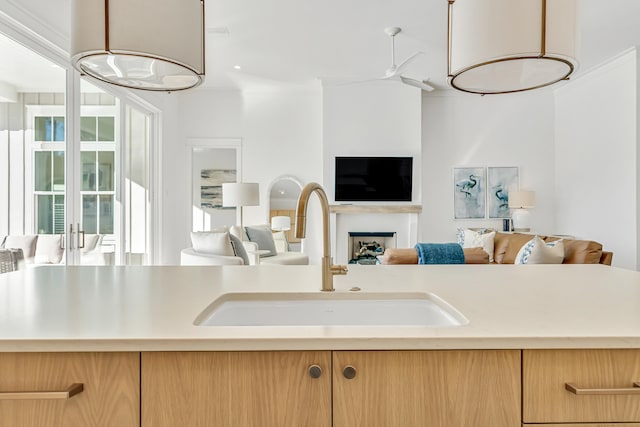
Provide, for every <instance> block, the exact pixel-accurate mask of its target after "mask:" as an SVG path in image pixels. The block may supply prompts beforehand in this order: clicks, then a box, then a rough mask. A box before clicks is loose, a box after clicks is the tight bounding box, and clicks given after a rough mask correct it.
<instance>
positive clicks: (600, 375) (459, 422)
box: [0, 265, 640, 427]
mask: <svg viewBox="0 0 640 427" xmlns="http://www.w3.org/2000/svg"><path fill="white" fill-rule="evenodd" d="M334 284H335V288H336V292H335V293H333V294H334V295H340V294H341V293H352V292H354V291H351V289H352V288H360V289H361V290H360V291H355V292H356V293H360V294H366V293H371V292H376V293H387V292H390V293H399V292H413V293H415V292H428V293H432V294H434V295H436V296H437V297H439V298H441V299H443V300H444V301H446V302H447V303H448V304H450V305H451V306H453V307H454V308H455V309H457V310H458V311H459V312H460V313H462V315H463V316H465V317H466V319H468V321H469V322H468V323H466V324H463V325H461V326H447V327H430V326H393V327H392V326H315V325H312V326H197V325H195V324H194V321H195V320H196V318H197V316H198V315H199V314H200V313H201V312H202V311H203V310H205V309H206V308H207V307H208V306H209V305H210V304H211V303H212V302H213V301H214V300H216V299H217V298H219V297H220V296H222V295H225V294H229V293H245V292H247V293H274V292H276V293H319V289H320V285H321V283H320V268H319V267H317V266H286V267H282V266H249V267H237V266H221V267H172V266H163V267H160V266H158V267H100V268H93V267H37V268H32V269H27V270H24V271H19V272H15V273H8V274H3V275H0V298H1V301H2V303H1V304H2V306H1V308H0V369H2V372H3V376H2V379H0V424H1V425H19V426H41V425H51V426H58V425H60V426H62V425H64V426H75V425H78V426H80V425H82V426H86V425H91V426H93V425H95V426H140V425H142V426H145V427H146V426H153V427H157V426H200V425H202V426H218V425H220V426H242V427H245V426H327V427H328V426H332V425H333V426H345V427H351V426H367V427H368V426H385V427H386V426H403V427H405V426H423V425H429V426H442V427H445V426H446V427H462V426H465V427H472V426H473V427H485V426H486V427H502V426H505V427H506V426H513V427H516V426H521V425H527V424H531V425H536V424H541V423H545V424H546V425H547V426H554V425H558V424H563V425H570V426H574V427H577V426H585V425H587V424H586V423H596V422H597V423H599V424H595V425H597V426H598V427H601V426H607V427H608V426H613V425H615V426H624V427H631V426H640V424H636V423H640V395H639V394H638V390H640V384H639V386H635V385H634V383H635V382H640V273H637V272H634V271H629V270H623V269H617V268H611V267H607V266H603V265H537V266H513V265H477V266H472V265H469V266H466V265H464V266H457V265H456V266H451V265H434V266H353V267H350V271H349V274H348V275H346V276H339V277H336V278H335V281H334ZM82 387H83V388H84V389H83V390H82ZM571 388H572V389H571ZM43 389H46V390H49V389H54V390H57V391H51V393H54V394H48V393H49V392H46V393H45V394H46V396H47V397H46V398H45V400H42V401H41V400H37V399H35V398H34V397H33V395H32V394H28V393H29V392H27V391H25V390H32V391H33V390H43ZM61 389H62V390H61ZM5 390H11V392H5ZM78 390H81V391H78ZM572 390H573V391H572ZM25 393H27V394H25ZM75 393H78V394H76V395H75V396H74V394H75ZM41 394H42V393H40V394H38V396H40V395H41ZM53 395H55V396H63V397H65V396H66V397H71V396H73V397H71V398H70V399H69V400H68V401H65V402H64V403H60V402H51V401H49V400H47V399H50V398H51V396H53ZM3 396H5V397H4V398H3ZM7 396H9V397H7ZM16 396H18V397H17V398H20V399H22V398H26V399H27V400H25V401H20V403H16V402H13V401H12V400H6V399H16ZM24 396H27V397H24ZM3 399H4V400H3ZM42 420H48V421H47V422H46V423H43V422H42ZM566 423H570V424H566ZM620 423H625V424H620ZM589 425H592V426H593V425H594V424H589Z"/></svg>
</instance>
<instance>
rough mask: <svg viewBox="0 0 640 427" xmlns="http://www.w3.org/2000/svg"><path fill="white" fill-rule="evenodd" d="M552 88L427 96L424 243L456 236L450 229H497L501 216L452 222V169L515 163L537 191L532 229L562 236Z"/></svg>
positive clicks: (526, 183) (522, 181)
mask: <svg viewBox="0 0 640 427" xmlns="http://www.w3.org/2000/svg"><path fill="white" fill-rule="evenodd" d="M553 109H554V105H553V93H552V92H551V91H549V90H540V91H537V92H532V93H528V94H518V95H516V94H513V95H496V96H478V95H470V94H459V93H444V94H442V93H441V94H438V93H436V92H434V93H433V94H429V95H425V96H424V98H423V106H422V157H423V158H422V164H423V171H422V177H423V183H422V188H423V195H422V199H423V201H424V203H423V214H422V217H421V224H420V230H421V239H420V241H423V242H451V241H455V230H456V227H478V226H484V227H493V228H496V229H499V230H501V229H502V220H499V219H484V220H454V219H453V196H454V192H453V186H454V184H453V168H454V167H458V166H473V167H487V166H517V167H519V168H520V170H519V172H520V188H526V189H530V190H534V191H535V192H536V199H537V202H536V207H535V209H532V210H531V216H532V231H533V232H540V233H547V234H551V233H560V232H563V231H565V230H563V229H561V228H558V227H556V224H555V216H554V212H555V211H554V209H555V205H554V196H553V194H554V185H555V178H554V166H553V165H554V161H555V155H554V131H553V129H554V113H553Z"/></svg>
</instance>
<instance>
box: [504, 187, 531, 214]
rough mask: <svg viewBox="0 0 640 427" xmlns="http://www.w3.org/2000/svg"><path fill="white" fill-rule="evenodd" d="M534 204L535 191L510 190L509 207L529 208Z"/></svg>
mask: <svg viewBox="0 0 640 427" xmlns="http://www.w3.org/2000/svg"><path fill="white" fill-rule="evenodd" d="M535 205H536V193H535V191H524V190H523V191H510V192H509V209H529V208H533V207H534V206H535Z"/></svg>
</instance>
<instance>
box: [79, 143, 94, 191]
mask: <svg viewBox="0 0 640 427" xmlns="http://www.w3.org/2000/svg"><path fill="white" fill-rule="evenodd" d="M80 162H81V163H82V186H81V191H96V152H95V151H82V152H81V153H80Z"/></svg>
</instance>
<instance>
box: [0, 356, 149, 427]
mask: <svg viewBox="0 0 640 427" xmlns="http://www.w3.org/2000/svg"><path fill="white" fill-rule="evenodd" d="M0 372H1V374H0V426H20V427H87V426H92V427H135V426H139V425H140V353H0ZM74 384H75V386H74V387H71V386H72V385H74ZM69 390H72V391H71V392H70V393H68V391H69ZM80 390H81V391H80ZM75 392H78V393H77V394H75V395H73V393H75ZM67 393H68V394H71V395H72V396H71V397H67Z"/></svg>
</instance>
